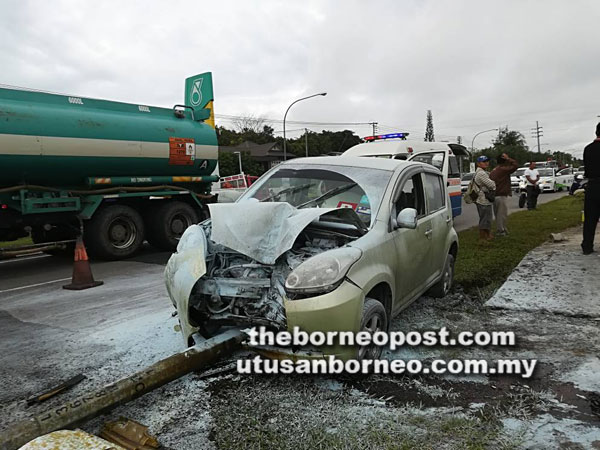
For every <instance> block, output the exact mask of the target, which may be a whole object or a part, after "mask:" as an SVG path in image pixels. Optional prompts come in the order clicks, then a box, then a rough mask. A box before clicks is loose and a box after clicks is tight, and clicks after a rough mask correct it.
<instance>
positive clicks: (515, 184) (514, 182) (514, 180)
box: [510, 167, 527, 192]
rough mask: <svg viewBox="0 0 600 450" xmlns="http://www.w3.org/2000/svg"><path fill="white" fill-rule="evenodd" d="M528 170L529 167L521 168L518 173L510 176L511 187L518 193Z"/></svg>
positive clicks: (515, 172)
mask: <svg viewBox="0 0 600 450" xmlns="http://www.w3.org/2000/svg"><path fill="white" fill-rule="evenodd" d="M526 170H527V167H519V168H518V169H517V170H516V171H514V172H513V173H512V175H511V176H510V187H511V188H512V189H514V190H515V191H516V192H519V186H520V184H521V181H522V180H523V179H524V177H523V174H524V173H525V171H526Z"/></svg>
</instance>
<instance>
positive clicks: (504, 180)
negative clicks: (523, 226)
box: [490, 153, 519, 236]
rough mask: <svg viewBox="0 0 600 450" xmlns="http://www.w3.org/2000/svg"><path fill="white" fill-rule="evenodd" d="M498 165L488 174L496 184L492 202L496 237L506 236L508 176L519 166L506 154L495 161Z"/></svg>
mask: <svg viewBox="0 0 600 450" xmlns="http://www.w3.org/2000/svg"><path fill="white" fill-rule="evenodd" d="M497 162H498V165H497V166H496V168H495V169H494V170H492V172H491V173H490V179H491V180H493V181H494V183H496V199H495V200H494V216H496V236H506V235H507V234H508V229H507V228H506V218H507V217H508V197H511V196H512V186H511V183H510V174H511V173H513V172H514V171H515V170H517V169H518V167H519V164H518V163H517V162H516V161H515V160H514V159H512V158H510V157H509V156H508V155H507V154H506V153H502V154H501V155H499V156H498V159H497Z"/></svg>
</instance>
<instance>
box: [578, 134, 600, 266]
mask: <svg viewBox="0 0 600 450" xmlns="http://www.w3.org/2000/svg"><path fill="white" fill-rule="evenodd" d="M583 165H584V166H585V177H586V178H587V179H588V183H587V186H586V188H585V203H584V207H583V210H584V216H585V219H584V221H583V242H582V243H581V248H582V249H583V254H584V255H589V254H590V253H592V252H593V251H594V235H595V234H596V225H598V219H600V123H598V125H597V126H596V139H595V140H594V142H592V143H591V144H589V145H588V146H587V147H585V149H584V150H583Z"/></svg>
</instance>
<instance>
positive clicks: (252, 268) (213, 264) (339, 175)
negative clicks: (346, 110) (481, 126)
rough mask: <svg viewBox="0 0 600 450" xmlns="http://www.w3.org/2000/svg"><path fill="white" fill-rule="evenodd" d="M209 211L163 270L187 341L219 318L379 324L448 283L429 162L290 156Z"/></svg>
mask: <svg viewBox="0 0 600 450" xmlns="http://www.w3.org/2000/svg"><path fill="white" fill-rule="evenodd" d="M209 207H210V213H211V218H210V219H208V220H206V221H204V222H203V223H201V224H199V225H193V226H191V227H189V228H188V229H187V230H186V232H185V233H184V235H183V236H182V238H181V240H180V242H179V245H178V247H177V252H176V253H174V254H173V256H172V257H171V259H170V260H169V262H168V264H167V268H166V271H165V275H166V284H167V290H168V292H169V296H170V297H171V300H172V301H173V304H174V305H175V307H176V308H177V311H178V314H179V321H180V324H181V330H182V333H183V337H184V339H185V341H186V343H187V344H193V342H194V338H195V336H197V334H198V333H199V334H200V335H202V336H204V337H208V336H211V335H213V334H214V333H216V332H217V331H218V329H219V328H220V327H222V326H230V325H234V326H242V327H248V326H255V325H264V326H266V327H268V328H271V329H274V330H284V329H288V330H292V329H293V327H295V326H298V327H300V328H301V329H303V330H305V331H308V332H311V331H354V332H357V331H360V330H366V331H370V332H375V331H379V330H384V331H385V330H387V328H388V325H389V323H390V320H391V318H392V317H393V316H395V315H396V314H398V313H399V312H400V311H401V310H402V309H403V308H405V307H406V306H408V305H409V304H410V303H411V302H413V301H414V300H416V299H417V298H419V297H420V296H421V295H423V293H425V292H426V291H427V290H429V291H430V294H431V295H435V296H443V295H445V294H447V293H448V291H449V290H450V288H451V286H452V279H453V273H454V261H455V259H456V256H457V252H458V238H457V235H456V232H455V231H454V228H453V224H452V210H451V206H450V201H449V199H448V194H447V192H446V189H445V185H444V182H443V178H442V174H441V172H439V171H438V170H437V169H435V168H434V167H432V166H430V165H426V164H422V163H414V162H406V161H399V160H383V159H375V158H374V159H371V158H360V157H351V156H343V157H320V158H305V159H298V160H294V161H289V162H285V163H283V164H280V165H279V166H277V167H275V168H273V169H271V170H270V171H269V172H267V173H266V174H265V175H263V176H262V177H261V178H260V179H259V180H258V181H257V182H255V183H254V184H253V185H252V187H251V188H250V189H249V190H248V191H246V192H245V193H244V194H243V195H242V196H241V197H240V198H239V199H238V201H237V202H236V203H231V204H214V205H210V206H209ZM263 350H265V349H263ZM380 351H381V349H380V348H377V347H365V348H359V349H355V348H343V347H330V348H322V349H310V351H309V350H307V349H295V348H289V349H273V350H272V351H271V353H272V354H273V355H274V354H275V353H276V354H277V355H281V354H284V355H288V356H292V357H295V356H300V357H304V356H322V355H323V354H325V353H327V354H335V355H337V356H338V357H342V358H351V357H356V356H358V357H360V358H376V357H378V356H379V354H380ZM265 352H267V353H268V352H269V351H268V350H265ZM357 352H358V355H357Z"/></svg>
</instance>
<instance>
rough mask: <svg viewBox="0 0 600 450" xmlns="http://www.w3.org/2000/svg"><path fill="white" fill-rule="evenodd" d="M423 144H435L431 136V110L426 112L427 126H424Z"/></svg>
mask: <svg viewBox="0 0 600 450" xmlns="http://www.w3.org/2000/svg"><path fill="white" fill-rule="evenodd" d="M425 142H435V137H434V135H433V115H432V114H431V110H430V109H428V110H427V125H426V126H425Z"/></svg>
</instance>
